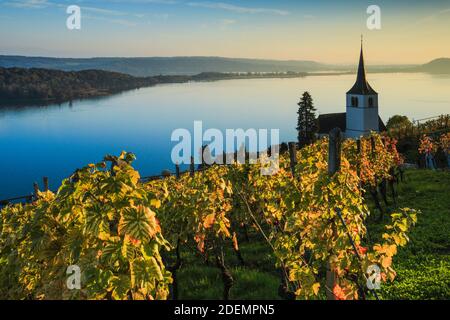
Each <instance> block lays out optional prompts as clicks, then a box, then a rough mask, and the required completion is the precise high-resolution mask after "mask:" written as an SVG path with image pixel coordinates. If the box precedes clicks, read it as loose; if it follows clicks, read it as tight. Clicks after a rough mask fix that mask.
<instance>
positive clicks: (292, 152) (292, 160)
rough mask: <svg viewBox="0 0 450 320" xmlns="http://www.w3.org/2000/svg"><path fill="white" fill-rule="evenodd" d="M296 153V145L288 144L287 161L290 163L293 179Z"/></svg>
mask: <svg viewBox="0 0 450 320" xmlns="http://www.w3.org/2000/svg"><path fill="white" fill-rule="evenodd" d="M296 151H297V146H296V143H295V142H289V159H290V163H291V172H292V176H293V177H295V165H296V164H297V158H296Z"/></svg>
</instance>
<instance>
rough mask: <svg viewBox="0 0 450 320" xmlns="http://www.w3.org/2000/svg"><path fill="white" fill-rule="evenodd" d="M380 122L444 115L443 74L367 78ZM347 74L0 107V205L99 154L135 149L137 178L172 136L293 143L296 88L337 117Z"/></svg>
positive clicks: (159, 158)
mask: <svg viewBox="0 0 450 320" xmlns="http://www.w3.org/2000/svg"><path fill="white" fill-rule="evenodd" d="M368 78H369V81H370V83H371V85H372V87H373V88H374V89H375V90H377V91H378V93H379V105H380V116H381V117H382V119H383V120H385V121H387V120H388V119H389V117H390V116H392V115H394V114H402V115H407V116H408V117H410V118H411V119H421V118H426V117H430V116H436V115H440V114H443V113H450V76H448V75H447V76H432V75H427V74H419V73H417V74H369V75H368ZM354 81H355V75H342V76H337V75H333V76H314V77H306V78H296V79H255V80H226V81H217V82H203V83H186V84H170V85H161V86H157V87H151V88H145V89H140V90H135V91H129V92H125V93H122V94H119V95H115V96H110V97H107V98H101V99H94V100H84V101H76V102H73V104H72V105H69V104H68V103H66V104H62V105H52V106H47V107H28V108H0V150H1V151H2V155H1V163H0V164H1V165H0V177H1V180H0V199H5V198H9V197H14V196H22V195H27V194H30V193H31V192H32V190H33V188H32V184H33V182H34V181H36V182H39V183H41V181H42V177H43V176H48V177H49V178H50V187H51V188H52V189H56V188H57V187H58V186H59V185H60V182H61V180H62V179H63V178H65V177H67V176H69V175H70V174H71V173H73V171H74V170H75V169H76V168H80V167H83V166H84V165H86V164H88V163H94V162H99V161H101V160H102V158H103V156H104V155H106V154H116V155H118V154H120V152H121V151H122V150H127V151H130V152H134V153H135V154H136V156H137V161H136V162H135V167H136V168H137V169H138V170H139V171H140V173H141V175H142V176H149V175H154V174H159V173H160V172H161V171H162V170H163V169H171V170H172V171H173V169H174V166H173V164H172V163H171V160H170V157H171V150H172V148H173V146H174V145H175V143H173V142H171V134H172V131H173V130H175V129H177V128H186V129H189V130H193V122H194V121H195V120H201V121H203V127H204V129H207V128H218V129H221V130H225V129H227V128H230V129H237V128H243V129H249V128H255V129H263V128H265V129H280V139H281V141H295V140H296V130H295V127H296V121H297V114H296V112H297V108H298V107H297V105H296V104H297V102H298V100H299V97H300V95H301V94H302V93H303V92H304V91H309V92H310V93H311V95H312V96H313V98H314V102H315V106H316V108H317V110H318V113H319V114H322V113H331V112H343V111H345V93H346V92H347V91H348V90H349V89H350V88H351V86H352V85H353V84H354Z"/></svg>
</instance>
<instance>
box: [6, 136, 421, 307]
mask: <svg viewBox="0 0 450 320" xmlns="http://www.w3.org/2000/svg"><path fill="white" fill-rule="evenodd" d="M341 141H342V139H341V136H340V132H339V131H333V132H332V134H331V135H330V138H323V139H321V140H319V141H317V142H315V143H313V144H311V145H309V146H306V147H304V148H302V149H301V150H296V148H295V144H290V148H289V151H290V152H286V153H282V154H280V157H279V170H278V172H277V173H276V174H274V175H269V176H264V175H261V169H262V168H266V167H268V166H271V165H273V163H270V162H269V158H268V157H264V156H262V157H261V158H260V159H259V160H258V161H257V162H256V163H243V164H239V163H236V164H234V165H229V166H218V165H213V166H210V167H207V168H205V169H204V170H202V171H200V172H191V174H180V173H179V172H177V175H176V176H167V177H165V178H164V179H161V180H154V181H149V182H146V183H142V182H141V179H140V175H139V173H138V172H137V171H135V170H134V169H133V167H132V163H133V161H134V160H135V156H134V155H133V154H131V153H125V152H124V153H122V154H121V155H120V156H119V157H113V156H107V157H105V159H104V161H103V162H100V163H97V164H90V165H88V166H87V167H85V168H83V169H81V170H77V171H76V172H75V173H74V174H73V175H72V176H71V177H70V178H68V179H66V180H64V181H63V183H62V185H61V187H60V188H59V190H58V191H57V192H56V193H52V192H51V191H44V192H39V193H38V197H37V199H35V201H33V202H32V203H29V204H16V205H8V206H6V207H5V208H3V209H2V211H1V216H0V230H1V235H0V296H1V297H2V298H4V299H112V300H156V299H158V300H160V299H161V300H164V299H178V298H180V291H186V290H189V288H182V287H181V285H182V284H181V283H180V281H179V276H180V274H182V272H183V268H186V267H189V266H186V261H187V260H186V259H185V257H186V253H189V261H191V260H192V259H196V261H197V263H199V264H204V265H207V266H213V267H214V268H216V269H217V270H218V271H219V273H220V280H221V281H220V282H221V283H217V284H216V285H217V286H218V287H220V288H221V290H222V298H223V299H230V298H231V297H230V292H231V290H232V288H233V287H234V286H237V285H238V284H237V283H236V282H237V281H236V279H235V278H234V277H233V274H232V272H231V271H230V266H229V261H231V260H230V259H232V260H233V261H238V263H239V264H240V265H242V266H245V265H247V264H248V261H247V259H246V255H245V254H244V253H243V252H242V251H241V247H243V246H245V247H249V246H251V245H252V242H254V243H255V246H256V245H257V246H261V247H264V250H265V252H267V253H268V255H269V256H270V259H268V261H272V262H273V265H272V266H269V267H270V268H273V269H274V270H276V274H277V275H279V286H278V294H279V296H280V298H283V299H329V300H348V299H380V298H382V297H380V296H379V294H377V290H374V288H373V287H371V286H368V282H369V281H372V280H373V279H375V278H374V277H373V276H374V275H373V274H372V272H370V271H369V272H368V270H376V269H377V268H378V270H379V274H377V275H376V279H375V280H379V281H380V282H381V286H384V284H385V283H388V282H392V281H394V279H395V278H396V274H397V273H396V270H395V269H394V260H395V256H396V254H397V253H398V251H399V248H400V247H404V246H406V245H407V244H408V242H409V237H408V234H409V232H410V230H411V228H412V227H414V225H415V224H416V222H417V219H421V216H420V215H419V213H420V212H419V211H418V210H417V211H416V210H414V209H412V208H398V209H395V210H386V209H385V208H383V207H382V204H381V202H382V201H384V202H385V203H388V194H390V197H391V198H392V201H394V202H397V200H398V197H399V194H398V189H399V187H398V185H399V184H400V182H401V180H402V178H403V175H404V172H403V171H402V170H401V167H400V165H401V164H402V157H401V155H400V154H399V153H398V152H397V149H396V141H395V140H393V139H391V138H389V137H388V136H385V135H378V134H375V133H374V134H372V135H371V136H369V137H366V138H362V139H361V140H358V141H355V140H344V141H342V142H341ZM389 191H390V192H389ZM395 207H396V208H397V206H395ZM375 209H376V210H375ZM372 212H378V213H379V216H378V217H373V215H372V217H371V213H372ZM369 218H370V219H373V218H375V219H378V220H379V222H380V223H381V222H382V225H379V227H378V228H376V229H375V230H370V231H368V230H369V228H368V226H367V221H368V220H369ZM375 240H376V241H375ZM249 241H250V243H249ZM230 253H231V255H233V256H234V257H232V258H230ZM72 265H77V266H79V268H80V270H81V271H82V281H81V283H82V287H81V289H80V290H69V289H68V287H67V285H66V281H67V274H66V270H67V268H68V267H69V266H72ZM246 289H247V290H252V288H246Z"/></svg>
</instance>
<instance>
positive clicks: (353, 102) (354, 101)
mask: <svg viewBox="0 0 450 320" xmlns="http://www.w3.org/2000/svg"><path fill="white" fill-rule="evenodd" d="M352 107H355V108H358V98H357V97H352Z"/></svg>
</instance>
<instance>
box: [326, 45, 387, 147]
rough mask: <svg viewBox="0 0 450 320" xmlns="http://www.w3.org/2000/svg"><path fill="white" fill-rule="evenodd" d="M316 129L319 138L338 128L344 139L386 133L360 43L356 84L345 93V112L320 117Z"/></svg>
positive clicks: (376, 94) (376, 95)
mask: <svg viewBox="0 0 450 320" xmlns="http://www.w3.org/2000/svg"><path fill="white" fill-rule="evenodd" d="M318 127H319V132H318V134H319V136H324V135H327V134H329V133H330V131H331V130H332V129H334V128H336V127H338V128H339V129H341V131H342V132H343V133H344V135H345V137H346V138H354V139H357V138H359V137H361V136H364V135H367V134H369V133H370V132H371V131H376V132H380V131H386V126H385V124H384V123H383V120H381V118H380V116H379V115H378V93H377V92H376V91H375V90H374V89H373V88H372V87H371V86H370V84H369V83H368V82H367V79H366V70H365V66H364V55H363V47H362V43H361V54H360V57H359V66H358V75H357V78H356V83H355V84H354V86H353V87H352V88H351V89H350V90H349V91H348V92H347V108H346V112H341V113H329V114H322V115H320V116H319V118H318Z"/></svg>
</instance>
